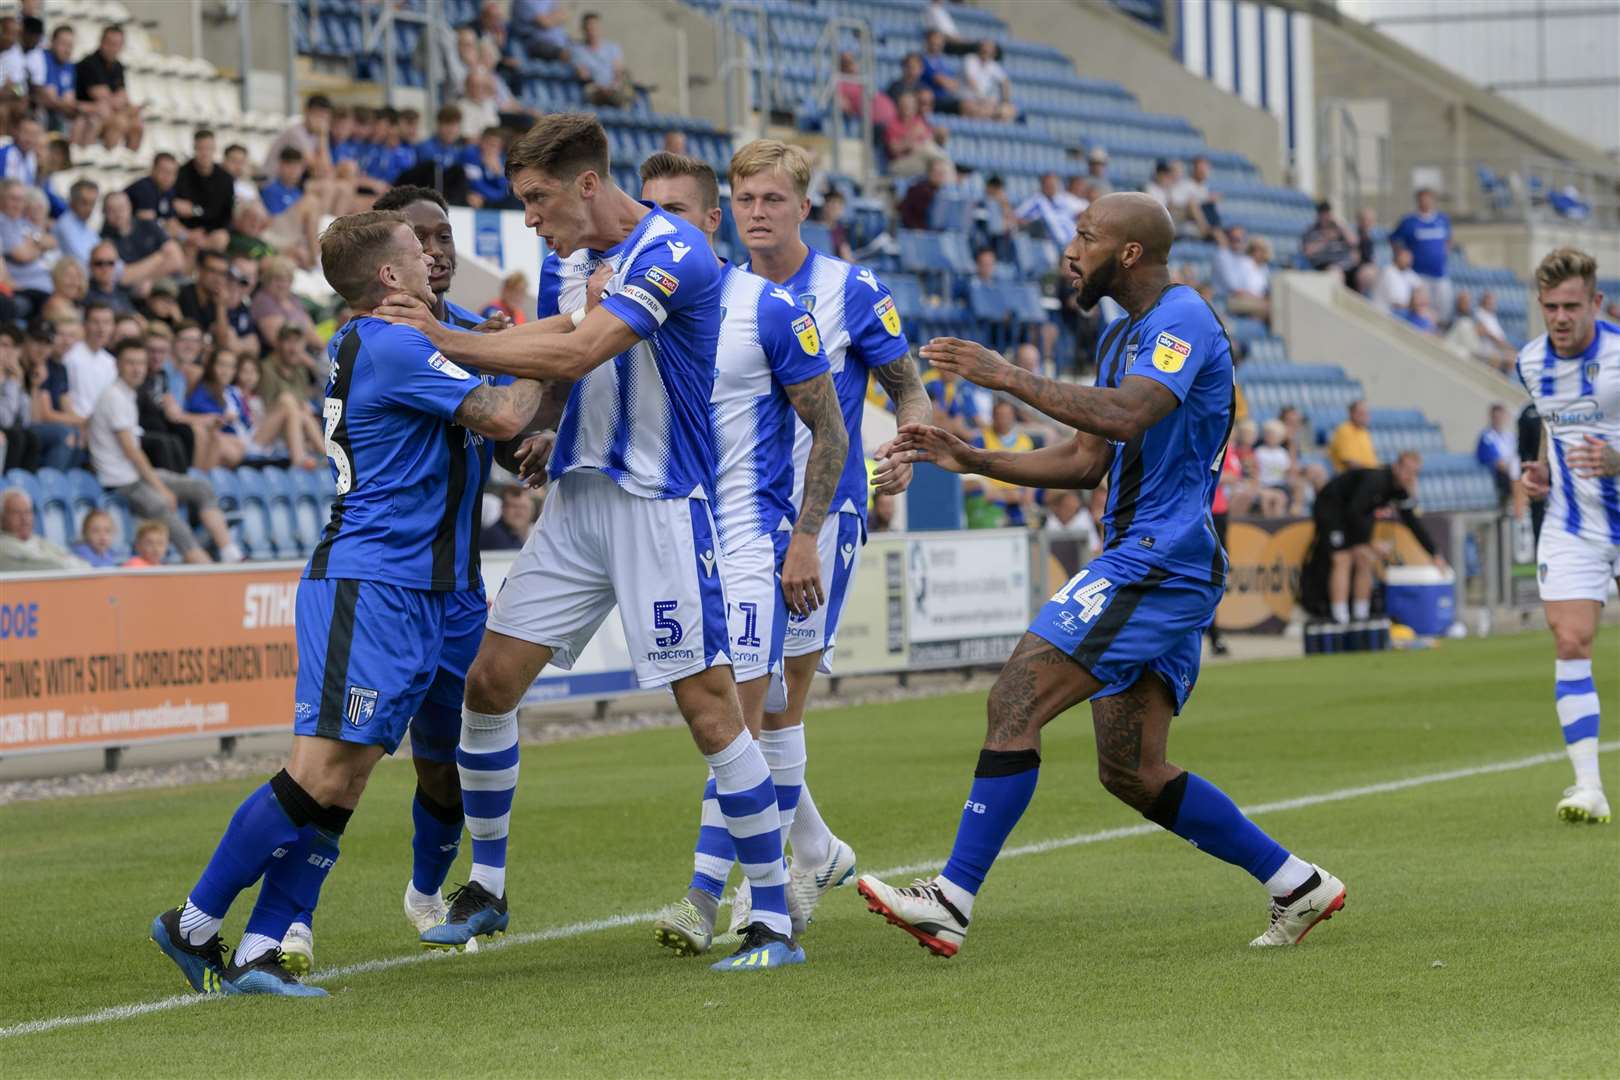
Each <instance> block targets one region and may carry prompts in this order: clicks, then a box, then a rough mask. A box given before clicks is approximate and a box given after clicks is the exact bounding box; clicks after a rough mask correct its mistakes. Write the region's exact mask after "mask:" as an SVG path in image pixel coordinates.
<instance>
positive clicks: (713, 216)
mask: <svg viewBox="0 0 1620 1080" xmlns="http://www.w3.org/2000/svg"><path fill="white" fill-rule="evenodd" d="M725 216H726V214H725V211H724V210H721V209H720V208H719V207H718V206H717V207H715V208H714V209H713V210H710V211H709V212H708V213H707V214H705V215H704V220H706V221H707V222H708V223H709V227H708V229H706V230H705V231H706V232H707V233H708V234H709V235H710V236H713V235H714V234H715V233H717V232H719V231H720V225H721V223H722V222H723V221H724V220H725ZM1599 299H1600V301H1601V298H1599Z"/></svg>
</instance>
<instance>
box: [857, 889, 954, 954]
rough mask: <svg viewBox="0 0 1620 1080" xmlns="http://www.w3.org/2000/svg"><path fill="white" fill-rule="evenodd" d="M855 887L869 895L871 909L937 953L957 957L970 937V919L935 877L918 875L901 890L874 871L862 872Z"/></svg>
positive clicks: (862, 893) (867, 900)
mask: <svg viewBox="0 0 1620 1080" xmlns="http://www.w3.org/2000/svg"><path fill="white" fill-rule="evenodd" d="M855 888H856V890H857V891H858V892H859V893H860V894H861V895H862V896H863V897H865V898H866V908H867V910H868V911H875V912H877V913H878V914H879V915H882V916H883V917H884V918H885V919H887V920H889V922H891V923H893V924H894V925H895V926H898V927H899V928H900V929H902V930H904V931H905V932H906V933H908V934H910V935H911V936H912V937H914V938H916V939H917V943H918V944H919V945H921V946H922V947H923V948H925V949H927V950H928V951H929V952H931V953H933V954H934V955H935V956H943V957H945V958H946V959H949V958H950V957H953V956H955V955H956V950H957V949H960V948H961V947H962V940H963V939H964V938H965V937H967V928H968V921H967V919H966V918H964V917H963V916H962V913H961V912H960V911H958V910H957V909H956V907H955V905H953V904H952V903H951V902H950V901H949V900H947V899H946V898H945V892H944V890H942V889H941V888H940V887H939V885H938V884H937V882H936V881H935V879H934V878H917V879H916V880H915V881H913V882H912V883H911V884H910V885H909V886H907V887H906V888H903V889H897V888H895V887H894V886H893V885H885V884H884V883H883V882H881V881H879V880H878V879H877V878H875V877H873V876H872V875H871V874H862V875H861V879H860V881H858V882H856V885H855Z"/></svg>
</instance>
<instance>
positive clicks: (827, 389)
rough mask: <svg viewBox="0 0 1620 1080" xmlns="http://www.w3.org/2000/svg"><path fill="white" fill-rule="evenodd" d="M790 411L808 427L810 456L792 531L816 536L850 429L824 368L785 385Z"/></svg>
mask: <svg viewBox="0 0 1620 1080" xmlns="http://www.w3.org/2000/svg"><path fill="white" fill-rule="evenodd" d="M784 389H785V390H786V391H787V396H788V401H789V402H791V403H792V405H793V411H794V412H796V413H798V414H799V419H800V420H803V421H804V426H805V427H807V428H809V429H810V458H809V460H808V461H807V462H806V463H805V466H804V497H803V499H802V500H801V505H800V507H799V520H798V521H797V522H796V523H795V524H794V526H793V531H794V532H800V533H809V534H810V535H811V536H815V535H817V534H818V533H820V532H821V523H822V522H823V521H825V520H826V519H827V511H828V509H829V508H830V507H831V505H832V499H833V494H834V493H835V492H836V491H837V490H838V480H839V477H841V476H843V474H844V461H845V459H846V458H847V457H848V456H849V432H848V431H847V430H845V428H844V412H843V410H842V409H841V408H839V406H838V391H837V390H836V389H834V388H833V381H832V376H831V375H829V374H826V373H825V372H824V373H822V374H820V375H817V376H816V377H815V378H813V379H806V380H805V381H804V382H800V383H794V384H793V385H792V386H789V387H785V388H784Z"/></svg>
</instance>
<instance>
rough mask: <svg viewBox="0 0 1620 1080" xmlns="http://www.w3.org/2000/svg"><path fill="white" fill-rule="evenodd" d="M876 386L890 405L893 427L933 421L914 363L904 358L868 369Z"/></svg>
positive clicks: (932, 406) (925, 392)
mask: <svg viewBox="0 0 1620 1080" xmlns="http://www.w3.org/2000/svg"><path fill="white" fill-rule="evenodd" d="M872 374H873V375H874V376H875V377H876V378H877V381H878V385H880V386H882V387H883V392H884V393H886V394H888V395H889V400H890V401H892V402H894V412H895V422H896V423H897V424H902V425H903V424H929V423H932V422H933V419H934V403H933V402H931V401H929V400H928V391H926V390H924V389H923V384H922V378H921V377H920V376H918V374H917V362H916V361H915V360H913V359H912V358H911V357H909V356H907V357H904V358H903V359H900V360H896V361H894V362H893V363H888V364H883V365H880V366H879V367H875V368H873V369H872Z"/></svg>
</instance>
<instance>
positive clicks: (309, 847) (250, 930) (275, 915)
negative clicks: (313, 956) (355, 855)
mask: <svg viewBox="0 0 1620 1080" xmlns="http://www.w3.org/2000/svg"><path fill="white" fill-rule="evenodd" d="M349 813H350V811H348V810H343V809H341V808H338V807H330V808H327V809H326V810H325V814H326V815H333V816H335V817H337V818H341V819H342V820H343V821H345V822H346V821H347V819H348V815H349ZM325 820H327V823H328V825H330V824H334V823H335V821H333V820H332V818H331V817H328V818H326V819H325ZM340 835H341V834H340V832H333V831H332V830H331V829H330V828H328V827H323V826H321V825H316V824H314V823H311V824H308V825H305V826H304V827H303V828H302V829H300V830H299V839H298V843H296V844H294V845H293V846H292V847H291V848H289V849H288V850H287V853H286V854H285V855H283V856H282V857H281V858H279V859H273V860H272V861H271V863H270V868H269V869H268V870H266V871H265V873H264V886H263V887H262V888H260V889H259V900H258V902H257V903H255V904H254V905H253V913H252V914H251V915H249V916H248V922H247V929H246V930H244V931H243V934H244V935H246V934H263V935H264V936H265V937H267V938H269V939H270V940H272V941H280V940H281V939H282V938H283V937H285V936H286V934H287V927H289V926H291V925H292V924H293V923H295V922H304V923H306V924H308V923H310V921H311V920H312V919H313V918H314V912H315V905H316V904H317V903H318V902H319V901H320V898H321V885H322V883H324V882H325V881H326V875H328V874H330V873H331V872H332V866H333V864H334V863H336V862H337V858H338V839H339V836H340ZM239 959H240V958H239ZM249 959H250V958H249Z"/></svg>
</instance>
